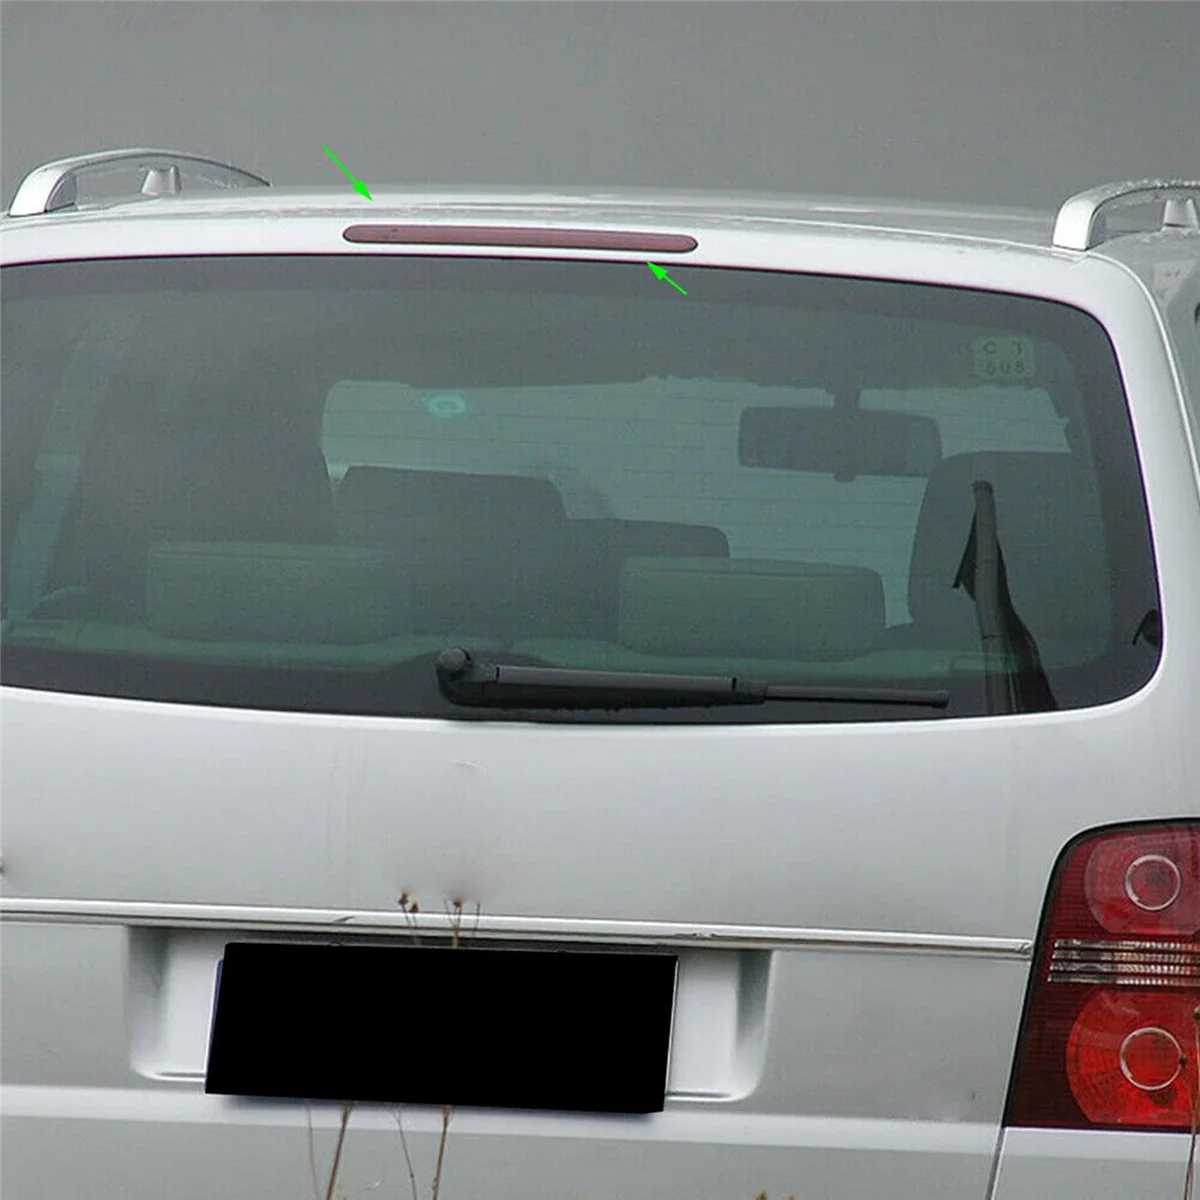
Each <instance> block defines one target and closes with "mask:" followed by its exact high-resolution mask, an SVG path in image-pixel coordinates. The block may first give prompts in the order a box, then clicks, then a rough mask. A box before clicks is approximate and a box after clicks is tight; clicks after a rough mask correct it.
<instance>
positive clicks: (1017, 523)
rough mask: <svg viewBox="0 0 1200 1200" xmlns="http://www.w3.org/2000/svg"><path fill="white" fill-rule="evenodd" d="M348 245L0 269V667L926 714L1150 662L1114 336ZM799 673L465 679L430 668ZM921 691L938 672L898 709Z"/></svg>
mask: <svg viewBox="0 0 1200 1200" xmlns="http://www.w3.org/2000/svg"><path fill="white" fill-rule="evenodd" d="M671 274H672V278H674V279H676V280H677V281H679V283H680V284H681V285H682V286H683V288H684V289H686V296H685V295H683V294H681V293H680V292H679V291H678V290H677V289H673V288H670V287H668V286H667V285H666V284H664V283H661V282H660V281H658V280H657V279H656V278H655V277H654V275H653V274H652V273H651V272H650V271H649V270H648V269H647V268H646V267H645V266H644V265H641V264H633V263H601V262H592V263H587V262H560V261H550V260H540V261H539V260H534V261H520V260H502V259H484V258H473V259H455V258H448V257H431V258H426V257H415V256H414V257H410V256H400V255H390V256H372V255H355V256H349V255H347V256H338V257H289V258H277V257H265V256H264V257H240V258H227V259H223V258H191V259H187V258H179V259H160V260H153V259H150V260H114V261H108V262H91V263H59V264H41V265H29V266H20V267H9V268H6V269H5V271H4V295H3V345H4V357H3V395H4V412H3V422H4V429H3V450H4V459H3V474H2V476H0V480H2V483H3V491H4V495H3V567H4V574H3V583H4V629H3V678H4V682H5V683H6V684H10V685H13V686H17V687H23V688H44V689H51V690H57V691H75V692H82V693H89V694H98V695H111V696H118V697H139V698H145V699H157V700H168V701H175V702H183V703H200V704H221V705H232V706H242V707H254V708H275V709H283V710H305V711H328V712H340V713H365V714H375V715H394V716H402V715H424V716H447V717H467V718H471V719H487V718H489V717H498V718H502V719H508V720H511V719H532V720H574V721H610V722H611V721H640V722H663V721H667V722H670V721H686V722H697V721H760V722H761V721H765V722H784V721H795V722H804V721H814V720H817V721H833V720H842V721H844V720H893V719H911V718H932V717H938V718H939V719H945V718H947V717H956V716H973V715H981V714H985V713H995V712H1013V711H1047V710H1050V709H1055V708H1073V707H1080V706H1084V705H1091V704H1096V703H1101V702H1105V701H1109V700H1113V699H1116V698H1118V697H1120V696H1123V695H1127V694H1129V693H1130V692H1132V691H1133V690H1135V689H1136V688H1137V687H1139V686H1140V685H1141V684H1142V683H1143V682H1144V681H1145V680H1146V679H1147V678H1148V677H1149V675H1150V674H1151V672H1152V671H1153V669H1154V666H1155V663H1156V661H1157V654H1158V642H1159V638H1158V632H1157V631H1158V628H1159V622H1158V619H1157V604H1158V601H1157V596H1156V588H1155V580H1154V575H1153V569H1152V560H1151V556H1150V550H1149V538H1148V530H1147V523H1146V516H1145V508H1144V503H1143V499H1142V493H1141V483H1140V479H1139V476H1138V471H1137V466H1136V459H1135V455H1134V451H1133V444H1132V436H1131V431H1130V426H1129V421H1128V417H1127V414H1126V410H1125V403H1124V397H1123V394H1122V391H1121V387H1120V382H1119V377H1118V374H1117V370H1116V365H1115V362H1114V357H1113V352H1112V349H1111V346H1110V345H1109V343H1108V341H1107V338H1106V337H1105V335H1104V333H1103V331H1102V330H1101V328H1100V327H1099V326H1098V325H1097V324H1096V323H1095V322H1094V321H1093V320H1092V319H1091V318H1089V317H1087V316H1086V315H1084V314H1083V313H1081V312H1078V311H1075V310H1073V309H1070V308H1067V307H1065V306H1062V305H1057V304H1052V303H1049V302H1045V301H1037V300H1032V299H1027V298H1020V297H1012V296H1004V295H997V294H990V293H983V292H968V291H963V290H955V289H950V288H940V287H930V286H920V285H914V284H901V283H890V282H878V281H867V280H853V279H839V278H833V277H819V276H806V275H796V274H788V273H782V272H753V271H736V270H717V269H703V268H687V267H683V266H679V265H678V264H672V267H671ZM448 648H462V649H465V650H467V651H468V652H469V654H470V655H471V656H472V658H474V659H476V660H477V661H479V662H483V663H485V664H497V665H501V666H503V665H525V666H537V667H548V668H559V669H562V670H563V671H566V672H568V674H565V675H563V676H561V677H557V678H559V681H560V682H561V683H562V684H563V686H565V687H567V688H568V689H571V688H574V689H575V690H576V691H579V692H580V693H581V694H584V695H586V692H587V686H586V677H585V675H581V674H580V672H585V673H586V672H588V671H591V672H595V671H605V672H625V673H635V674H638V675H646V674H651V675H663V674H666V675H671V676H679V675H684V676H704V677H714V678H719V679H730V678H736V679H739V680H753V681H759V682H762V681H765V682H766V683H768V684H772V683H773V684H778V685H814V686H817V685H821V686H824V685H828V686H831V687H834V686H835V687H837V688H841V689H844V690H845V696H844V697H843V698H842V699H841V700H839V701H838V702H833V701H829V700H827V699H821V698H820V697H819V696H818V697H817V698H813V697H811V696H810V697H807V698H796V697H793V698H792V699H790V700H789V699H779V698H772V697H771V696H770V694H768V695H767V698H766V699H764V700H763V701H762V702H761V703H756V704H753V705H732V706H723V705H722V706H714V707H704V706H696V705H676V704H673V703H668V702H665V701H664V703H663V704H662V706H661V707H645V706H643V707H640V708H625V707H623V706H622V705H620V704H619V703H618V704H616V705H615V706H614V705H613V703H612V693H611V691H609V692H606V701H605V703H606V705H607V707H601V706H593V707H589V705H588V703H587V701H586V700H583V701H581V703H580V707H576V708H566V707H563V708H559V707H555V706H554V704H552V703H542V704H531V705H529V706H528V707H527V708H526V707H524V701H522V702H520V703H513V702H511V701H510V702H509V703H508V704H507V705H506V706H504V707H501V706H498V705H497V706H492V705H490V704H487V703H484V704H480V703H476V704H473V705H464V704H462V703H459V702H458V701H457V700H456V699H455V698H454V697H453V696H450V695H447V694H444V693H443V691H442V690H441V689H439V686H438V681H437V672H436V671H435V669H434V663H435V661H436V659H437V656H438V655H439V653H441V652H443V651H445V650H447V649H448ZM897 687H903V688H910V689H912V688H918V689H920V688H925V689H935V690H938V691H941V692H944V693H946V694H947V695H948V703H946V704H945V705H944V706H943V707H940V708H937V707H924V708H923V707H921V705H920V704H917V705H898V704H889V703H886V702H884V701H883V700H882V699H881V696H882V692H881V689H886V688H897Z"/></svg>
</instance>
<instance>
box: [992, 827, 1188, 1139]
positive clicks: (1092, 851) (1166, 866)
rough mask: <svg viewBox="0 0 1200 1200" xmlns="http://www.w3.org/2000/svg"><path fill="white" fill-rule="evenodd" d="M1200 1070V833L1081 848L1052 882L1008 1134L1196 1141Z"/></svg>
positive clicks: (1103, 837)
mask: <svg viewBox="0 0 1200 1200" xmlns="http://www.w3.org/2000/svg"><path fill="white" fill-rule="evenodd" d="M1198 1058H1200V822H1195V821H1181V822H1172V823H1169V824H1154V825H1140V826H1128V825H1127V826H1123V827H1120V828H1116V829H1107V830H1102V831H1100V832H1096V833H1090V834H1087V835H1085V836H1083V837H1081V838H1078V839H1076V840H1075V841H1074V842H1072V843H1071V844H1070V845H1069V846H1068V847H1067V848H1066V850H1064V851H1063V854H1062V856H1061V857H1060V859H1059V862H1058V866H1057V868H1056V870H1055V872H1054V877H1053V879H1052V881H1051V885H1050V892H1049V896H1048V898H1047V904H1046V911H1045V915H1044V917H1043V920H1042V928H1041V933H1040V937H1039V941H1038V946H1037V949H1036V953H1035V955H1034V971H1033V977H1032V979H1031V981H1030V987H1029V994H1028V997H1027V999H1026V1003H1025V1016H1024V1021H1023V1023H1022V1027H1021V1035H1020V1038H1019V1040H1018V1043H1017V1057H1016V1066H1015V1069H1014V1073H1013V1083H1012V1089H1011V1091H1010V1093H1009V1100H1008V1111H1007V1112H1006V1114H1005V1123H1006V1124H1008V1125H1024V1126H1054V1127H1058V1128H1064V1127H1065V1128H1077V1129H1078V1128H1086V1129H1158V1130H1174V1131H1177V1132H1183V1131H1187V1130H1190V1129H1191V1128H1192V1124H1193V1120H1194V1119H1195V1117H1196V1115H1197V1113H1198V1112H1200V1063H1198V1062H1197V1059H1198Z"/></svg>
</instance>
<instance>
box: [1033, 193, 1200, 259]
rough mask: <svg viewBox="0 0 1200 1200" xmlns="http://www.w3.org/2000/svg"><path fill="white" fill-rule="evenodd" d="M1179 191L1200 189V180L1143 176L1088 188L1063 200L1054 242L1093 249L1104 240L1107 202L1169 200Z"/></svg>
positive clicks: (1063, 247) (1062, 246) (1058, 245)
mask: <svg viewBox="0 0 1200 1200" xmlns="http://www.w3.org/2000/svg"><path fill="white" fill-rule="evenodd" d="M1178 192H1196V193H1200V180H1197V179H1139V180H1135V181H1131V182H1128V183H1105V184H1101V185H1100V186H1099V187H1094V188H1088V189H1087V191H1085V192H1078V193H1077V194H1076V195H1074V196H1071V197H1070V198H1069V199H1067V200H1064V201H1063V203H1062V205H1061V207H1060V208H1059V210H1058V216H1057V217H1055V219H1054V234H1053V237H1052V238H1051V242H1052V243H1053V245H1054V246H1055V247H1056V248H1057V249H1059V250H1091V249H1093V248H1094V247H1096V246H1099V245H1100V244H1101V243H1102V242H1103V241H1104V239H1103V238H1102V237H1100V236H1098V234H1097V225H1098V224H1099V220H1100V215H1101V213H1102V212H1103V210H1104V208H1105V206H1107V205H1110V204H1116V203H1122V204H1138V203H1142V202H1145V201H1148V200H1166V199H1168V198H1169V197H1170V196H1171V195H1172V193H1178Z"/></svg>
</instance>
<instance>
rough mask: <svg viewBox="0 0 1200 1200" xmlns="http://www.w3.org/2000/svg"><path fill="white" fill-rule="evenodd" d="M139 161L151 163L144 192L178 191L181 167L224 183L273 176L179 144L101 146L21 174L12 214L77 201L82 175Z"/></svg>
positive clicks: (251, 183) (255, 182) (254, 182)
mask: <svg viewBox="0 0 1200 1200" xmlns="http://www.w3.org/2000/svg"><path fill="white" fill-rule="evenodd" d="M130 166H137V167H141V168H143V169H145V171H146V176H145V179H144V180H143V181H142V195H144V196H164V195H173V194H174V193H176V192H178V191H179V190H180V188H181V187H182V175H181V168H182V169H183V170H185V171H187V172H188V173H189V174H190V175H194V176H196V177H198V178H200V179H203V180H205V181H206V182H208V183H214V184H216V185H217V186H218V187H226V188H235V187H270V186H271V185H270V184H269V183H268V182H267V180H265V179H263V178H261V177H260V176H258V175H254V174H252V173H251V172H249V171H244V170H242V169H241V168H240V167H234V166H231V165H230V164H229V163H223V162H221V161H220V160H219V159H213V158H201V157H200V156H199V155H196V154H182V153H180V152H179V151H177V150H150V149H145V148H133V149H126V150H100V151H97V152H96V153H95V154H80V155H77V156H76V157H75V158H60V159H58V160H57V161H56V162H50V163H46V164H44V165H43V166H40V167H35V168H34V169H33V170H32V171H30V172H29V174H28V175H26V176H25V178H24V179H22V180H21V183H20V186H19V187H18V188H17V192H16V195H15V196H14V197H13V202H12V204H10V205H9V208H8V215H9V216H10V217H31V216H36V215H37V214H39V213H49V212H57V211H58V210H59V209H63V208H70V207H71V206H72V205H74V204H75V201H76V195H77V187H76V181H77V180H78V178H79V176H81V175H83V174H85V173H86V174H104V173H107V172H111V171H114V170H121V169H128V168H129V167H130Z"/></svg>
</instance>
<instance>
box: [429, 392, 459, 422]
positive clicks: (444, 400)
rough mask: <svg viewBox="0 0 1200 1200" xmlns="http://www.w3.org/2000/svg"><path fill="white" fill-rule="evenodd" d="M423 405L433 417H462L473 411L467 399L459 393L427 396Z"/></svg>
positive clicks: (439, 393) (440, 393) (438, 393)
mask: <svg viewBox="0 0 1200 1200" xmlns="http://www.w3.org/2000/svg"><path fill="white" fill-rule="evenodd" d="M421 403H422V404H423V405H425V408H426V410H427V411H428V412H429V415H430V416H433V417H461V416H465V415H466V414H467V413H469V412H470V411H471V406H470V405H469V404H468V403H467V398H466V397H465V396H460V395H459V394H458V392H437V393H435V394H434V395H432V396H426V397H425V398H424V399H423V400H422V401H421Z"/></svg>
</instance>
